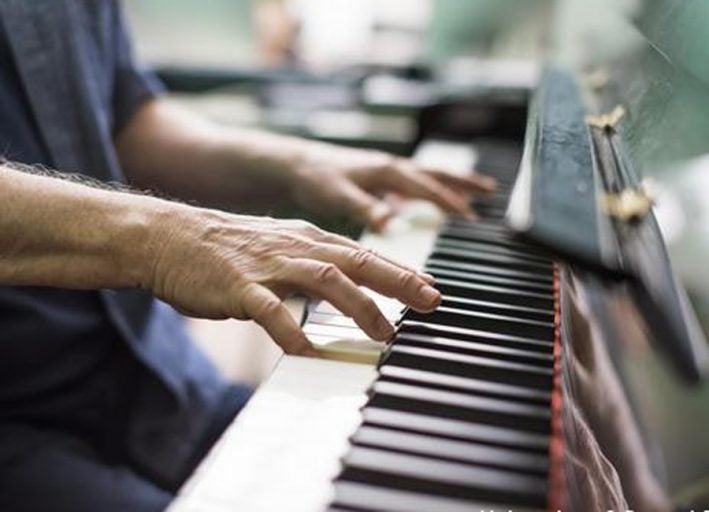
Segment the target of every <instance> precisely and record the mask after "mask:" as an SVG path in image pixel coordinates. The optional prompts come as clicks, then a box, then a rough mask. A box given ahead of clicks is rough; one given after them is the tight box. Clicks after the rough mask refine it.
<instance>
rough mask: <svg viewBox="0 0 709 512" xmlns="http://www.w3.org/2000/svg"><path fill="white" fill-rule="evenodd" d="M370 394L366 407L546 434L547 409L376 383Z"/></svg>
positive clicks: (480, 397) (461, 394)
mask: <svg viewBox="0 0 709 512" xmlns="http://www.w3.org/2000/svg"><path fill="white" fill-rule="evenodd" d="M371 393H372V394H371V396H370V399H369V401H368V402H367V405H366V407H380V408H384V409H393V410H399V411H407V412H418V413H422V414H427V415H431V416H440V417H443V418H450V419H456V420H464V421H471V422H474V423H485V424H487V425H493V426H498V427H505V428H512V429H518V430H523V431H526V432H535V433H538V434H548V433H549V421H550V420H549V418H550V414H549V408H548V407H541V406H537V405H533V404H528V403H522V402H513V401H510V400H502V399H497V398H490V397H483V396H479V395H473V394H471V393H470V392H467V393H465V394H464V393H454V392H451V391H440V390H435V389H429V388H425V387H421V386H411V385H405V384H397V383H393V382H376V383H375V384H374V385H373V386H372V388H371Z"/></svg>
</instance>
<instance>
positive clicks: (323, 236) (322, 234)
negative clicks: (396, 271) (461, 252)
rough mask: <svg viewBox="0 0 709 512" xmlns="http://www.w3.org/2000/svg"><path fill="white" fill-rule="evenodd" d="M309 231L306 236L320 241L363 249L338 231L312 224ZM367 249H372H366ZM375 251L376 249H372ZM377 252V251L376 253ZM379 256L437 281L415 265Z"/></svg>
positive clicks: (429, 281) (429, 279) (428, 279)
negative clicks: (332, 231) (326, 229)
mask: <svg viewBox="0 0 709 512" xmlns="http://www.w3.org/2000/svg"><path fill="white" fill-rule="evenodd" d="M307 231H308V233H306V237H309V238H312V239H314V240H316V241H318V242H323V243H326V244H333V245H342V246H344V247H349V248H350V249H362V246H361V245H360V244H359V243H357V242H356V241H355V240H352V239H351V238H347V237H345V236H342V235H338V234H336V233H331V232H329V231H324V230H322V229H319V228H317V227H315V226H312V225H310V229H308V230H307ZM365 250H371V249H365ZM372 252H374V251H372ZM375 254H376V253H375ZM376 255H377V256H378V257H380V258H382V259H384V260H386V261H388V262H389V263H391V264H392V265H396V266H398V267H401V268H402V269H404V270H408V271H410V272H416V273H417V274H418V275H419V276H420V277H421V278H422V279H423V280H424V281H426V282H428V283H429V284H433V283H434V282H435V278H434V277H433V276H432V275H431V274H428V273H425V272H420V271H418V270H416V269H414V268H413V267H410V266H408V265H405V264H403V263H400V262H398V261H396V260H393V259H391V258H389V257H387V256H385V255H381V254H376Z"/></svg>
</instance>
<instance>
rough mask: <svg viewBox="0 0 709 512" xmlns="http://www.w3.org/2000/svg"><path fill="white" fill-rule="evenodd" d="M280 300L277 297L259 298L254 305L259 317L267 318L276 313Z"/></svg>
mask: <svg viewBox="0 0 709 512" xmlns="http://www.w3.org/2000/svg"><path fill="white" fill-rule="evenodd" d="M280 309H281V302H280V301H279V300H277V299H261V300H260V301H258V303H257V305H256V312H257V315H258V316H259V317H260V318H267V317H271V316H274V315H276V314H278V312H279V311H280Z"/></svg>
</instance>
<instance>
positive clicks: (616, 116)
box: [586, 105, 625, 130]
mask: <svg viewBox="0 0 709 512" xmlns="http://www.w3.org/2000/svg"><path fill="white" fill-rule="evenodd" d="M624 115H625V107H623V105H617V106H616V107H615V108H614V109H613V110H611V111H610V112H606V113H604V114H589V115H587V116H586V124H588V125H589V126H593V127H594V128H599V129H601V130H614V129H615V127H616V125H617V124H618V122H619V121H620V120H621V119H622V118H623V116H624Z"/></svg>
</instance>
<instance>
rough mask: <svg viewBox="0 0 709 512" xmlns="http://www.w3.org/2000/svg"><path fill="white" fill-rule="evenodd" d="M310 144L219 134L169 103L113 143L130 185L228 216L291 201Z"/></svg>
mask: <svg viewBox="0 0 709 512" xmlns="http://www.w3.org/2000/svg"><path fill="white" fill-rule="evenodd" d="M313 144H316V143H312V142H308V141H303V140H300V139H295V138H292V137H287V136H281V135H275V134H268V133H264V132H259V131H255V130H247V129H233V128H225V127H221V126H217V125H215V124H213V123H210V122H209V121H206V120H204V119H202V118H201V117H200V116H198V115H196V114H194V113H192V112H188V111H186V110H185V109H182V108H180V107H179V106H177V105H175V104H173V103H171V102H170V101H169V100H165V99H158V100H154V101H152V102H150V103H148V104H146V105H144V106H143V107H142V108H141V109H140V110H139V111H138V112H137V113H136V115H135V116H134V117H133V119H132V120H131V121H130V122H129V123H128V125H127V126H126V127H125V128H124V129H123V130H122V131H121V132H120V133H119V135H118V137H117V141H116V145H117V148H118V153H119V158H120V161H121V164H122V166H123V169H124V171H125V173H126V175H127V177H128V179H129V181H130V182H131V183H132V184H134V185H136V186H138V187H141V188H150V189H156V190H161V191H163V192H166V193H168V194H170V195H173V196H175V197H179V198H181V199H185V200H196V201H198V202H200V203H202V204H205V205H210V206H217V207H225V208H235V207H240V208H249V207H252V206H255V205H257V204H260V203H264V202H265V203H267V204H273V203H277V202H283V201H286V200H289V199H290V198H291V190H290V187H291V183H292V179H291V178H292V172H293V169H294V168H295V167H296V166H297V165H298V163H299V162H300V161H301V160H302V158H303V151H304V149H305V148H307V147H308V146H309V145H313Z"/></svg>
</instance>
